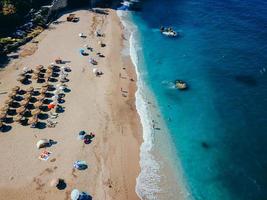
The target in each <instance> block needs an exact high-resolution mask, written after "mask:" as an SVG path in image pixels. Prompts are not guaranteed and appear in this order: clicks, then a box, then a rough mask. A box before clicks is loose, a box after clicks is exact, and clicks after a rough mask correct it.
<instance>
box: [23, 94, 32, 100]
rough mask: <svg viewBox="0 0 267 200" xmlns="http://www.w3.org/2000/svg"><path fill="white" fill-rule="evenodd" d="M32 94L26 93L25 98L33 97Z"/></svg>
mask: <svg viewBox="0 0 267 200" xmlns="http://www.w3.org/2000/svg"><path fill="white" fill-rule="evenodd" d="M31 96H32V94H29V93H26V94H24V95H23V98H24V99H29V98H31Z"/></svg>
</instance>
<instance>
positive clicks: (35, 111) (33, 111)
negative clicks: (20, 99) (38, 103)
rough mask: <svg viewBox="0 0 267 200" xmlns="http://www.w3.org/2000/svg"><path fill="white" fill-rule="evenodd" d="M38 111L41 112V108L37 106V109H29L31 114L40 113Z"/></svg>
mask: <svg viewBox="0 0 267 200" xmlns="http://www.w3.org/2000/svg"><path fill="white" fill-rule="evenodd" d="M40 113H41V110H40V109H38V108H37V109H34V110H32V111H31V114H32V115H38V114H40Z"/></svg>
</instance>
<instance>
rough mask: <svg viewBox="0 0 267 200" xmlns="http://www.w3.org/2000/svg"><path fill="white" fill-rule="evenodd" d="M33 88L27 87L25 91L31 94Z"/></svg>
mask: <svg viewBox="0 0 267 200" xmlns="http://www.w3.org/2000/svg"><path fill="white" fill-rule="evenodd" d="M33 90H34V88H33V87H29V88H27V89H26V92H33Z"/></svg>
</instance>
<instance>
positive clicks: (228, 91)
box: [127, 0, 267, 200]
mask: <svg viewBox="0 0 267 200" xmlns="http://www.w3.org/2000/svg"><path fill="white" fill-rule="evenodd" d="M127 15H128V20H129V19H130V20H131V21H132V23H133V24H132V25H131V28H130V32H131V34H130V37H129V38H130V39H129V40H130V43H131V47H130V54H131V56H132V59H133V61H134V64H135V65H136V67H137V72H138V77H139V78H138V88H139V89H138V91H137V94H136V97H137V109H138V112H139V114H140V118H141V122H142V124H143V128H144V139H145V141H144V143H143V145H142V147H141V160H140V165H141V169H142V171H141V173H140V176H139V177H138V179H137V189H136V191H137V193H138V194H139V196H140V197H141V198H142V199H174V200H175V199H180V198H179V196H181V195H180V194H183V195H184V196H186V198H188V199H197V200H254V199H255V200H265V199H267V159H266V158H267V156H266V155H267V42H266V41H267V1H263V0H249V1H242V0H224V1H222V0H218V1H215V0H187V1H183V0H168V1H157V0H146V1H144V2H143V5H142V11H141V12H132V13H131V14H129V13H128V14H127ZM162 25H164V26H172V27H173V28H174V29H175V30H177V31H179V32H180V34H181V36H180V37H178V38H175V39H174V38H166V37H164V36H162V35H161V34H160V32H159V27H160V26H162ZM128 27H129V24H128ZM176 79H182V80H184V81H186V82H187V83H188V84H189V89H188V90H187V91H179V90H176V89H174V87H173V86H174V85H173V81H174V80H176ZM150 101H151V102H152V103H150ZM152 120H154V122H156V125H155V123H154V122H153V121H152ZM153 124H154V126H156V127H159V128H160V130H154V129H153V128H152V126H153ZM165 150H166V151H168V153H166V154H164V152H165ZM173 179H179V180H177V182H176V181H174V180H173ZM181 182H182V183H183V184H181ZM183 195H182V196H183Z"/></svg>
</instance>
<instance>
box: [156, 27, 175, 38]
mask: <svg viewBox="0 0 267 200" xmlns="http://www.w3.org/2000/svg"><path fill="white" fill-rule="evenodd" d="M160 32H161V33H162V34H163V35H166V36H168V37H176V36H178V34H177V32H176V31H174V30H173V29H172V28H165V27H163V26H162V27H160Z"/></svg>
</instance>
